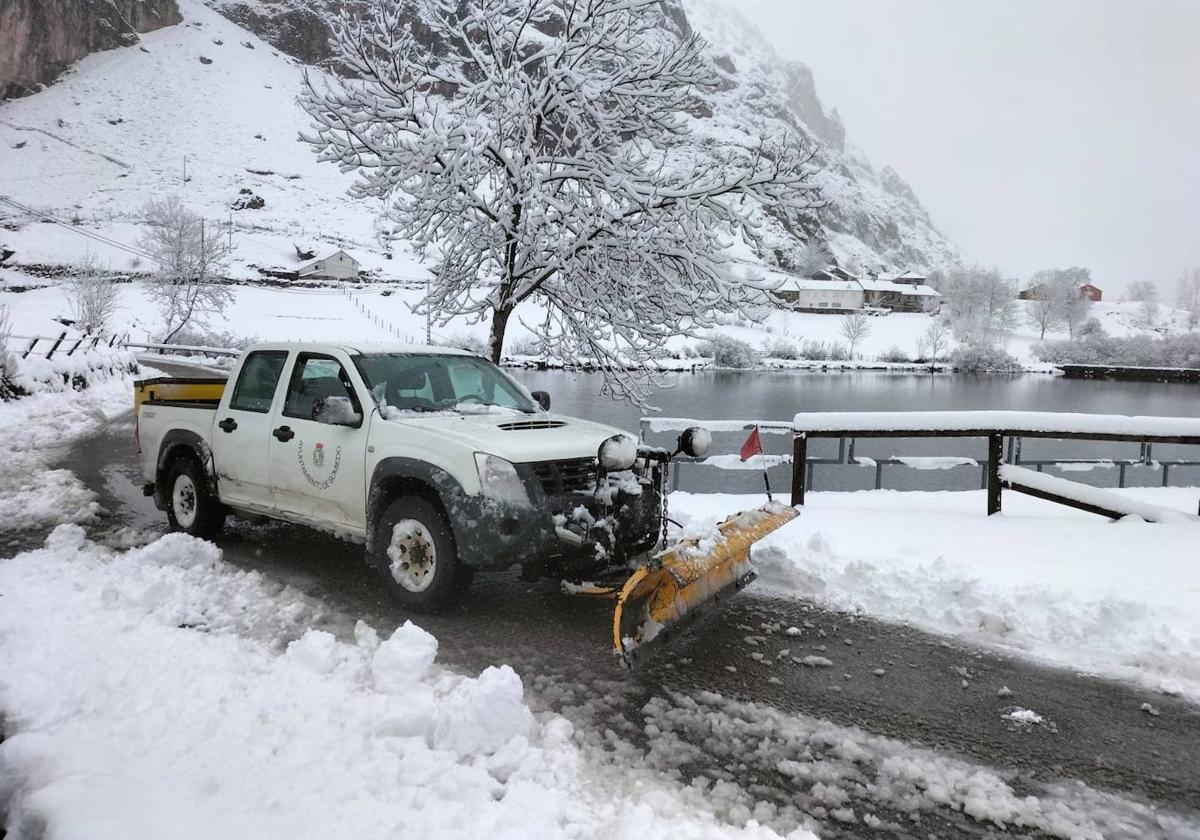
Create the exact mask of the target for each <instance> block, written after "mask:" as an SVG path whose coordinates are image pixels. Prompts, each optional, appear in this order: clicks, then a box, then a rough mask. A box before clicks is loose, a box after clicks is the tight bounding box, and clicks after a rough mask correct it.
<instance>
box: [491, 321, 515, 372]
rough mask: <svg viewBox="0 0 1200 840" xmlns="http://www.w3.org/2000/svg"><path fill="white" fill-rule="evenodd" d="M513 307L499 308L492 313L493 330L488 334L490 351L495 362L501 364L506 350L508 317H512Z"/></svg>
mask: <svg viewBox="0 0 1200 840" xmlns="http://www.w3.org/2000/svg"><path fill="white" fill-rule="evenodd" d="M512 313H513V310H512V307H501V308H498V309H497V310H496V311H495V313H494V314H493V315H492V331H491V334H490V335H489V336H488V352H489V354H490V355H491V358H492V363H493V364H497V365H498V364H500V356H501V354H502V353H503V352H504V333H505V331H506V330H507V329H508V319H509V318H511V317H512Z"/></svg>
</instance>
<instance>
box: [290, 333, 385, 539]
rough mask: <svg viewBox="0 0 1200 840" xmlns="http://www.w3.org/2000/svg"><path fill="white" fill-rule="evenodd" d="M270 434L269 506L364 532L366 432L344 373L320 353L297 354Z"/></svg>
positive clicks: (331, 358)
mask: <svg viewBox="0 0 1200 840" xmlns="http://www.w3.org/2000/svg"><path fill="white" fill-rule="evenodd" d="M276 418H277V422H276V424H275V426H274V428H273V430H272V432H271V443H270V446H271V484H272V486H273V487H274V491H275V506H276V507H277V508H278V509H279V510H280V511H283V512H285V513H292V514H297V515H299V516H302V517H304V518H305V519H310V520H315V521H317V522H318V523H321V524H329V525H339V526H342V527H344V528H347V529H350V530H352V531H358V532H361V531H363V530H365V528H366V509H367V499H366V488H365V481H364V478H363V468H364V459H365V457H366V438H367V430H366V428H365V425H364V414H363V406H362V404H361V402H360V400H359V398H358V395H357V393H356V392H355V387H354V384H353V382H352V380H351V379H350V376H349V374H348V373H347V371H346V368H345V367H344V366H343V365H342V363H341V362H340V361H338V360H337V359H336V358H334V357H333V356H330V355H327V354H324V353H300V354H299V355H297V356H296V362H295V364H294V365H293V366H292V372H291V376H290V377H289V378H288V385H287V391H286V393H285V395H284V399H283V404H282V405H281V406H280V407H279V410H278V412H277V415H276Z"/></svg>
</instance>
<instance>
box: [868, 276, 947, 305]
mask: <svg viewBox="0 0 1200 840" xmlns="http://www.w3.org/2000/svg"><path fill="white" fill-rule="evenodd" d="M925 279H926V278H925V277H924V276H923V275H920V274H916V273H914V272H911V271H906V272H905V273H903V274H877V275H875V276H874V277H864V278H862V279H861V280H859V283H860V284H861V286H862V289H863V294H864V296H865V298H866V302H867V306H874V307H879V308H881V309H891V310H892V311H894V312H935V311H937V309H938V307H939V306H940V305H941V298H942V296H941V294H940V293H939V292H938V291H937V290H936V289H934V288H932V287H931V286H929V285H927V284H926V283H925Z"/></svg>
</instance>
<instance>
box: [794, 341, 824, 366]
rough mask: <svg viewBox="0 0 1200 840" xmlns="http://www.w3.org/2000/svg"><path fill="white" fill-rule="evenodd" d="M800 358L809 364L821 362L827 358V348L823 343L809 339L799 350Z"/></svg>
mask: <svg viewBox="0 0 1200 840" xmlns="http://www.w3.org/2000/svg"><path fill="white" fill-rule="evenodd" d="M800 358H802V359H806V360H807V361H810V362H823V361H825V360H826V359H828V358H829V346H828V345H827V344H826V343H825V342H824V341H817V340H816V339H810V340H808V341H806V342H804V345H803V346H802V347H801V348H800Z"/></svg>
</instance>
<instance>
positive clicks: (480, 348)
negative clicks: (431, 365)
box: [435, 333, 487, 356]
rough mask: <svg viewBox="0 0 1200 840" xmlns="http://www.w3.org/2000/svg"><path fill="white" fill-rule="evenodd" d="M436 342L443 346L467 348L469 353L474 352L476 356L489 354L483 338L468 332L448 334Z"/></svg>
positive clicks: (459, 348)
mask: <svg viewBox="0 0 1200 840" xmlns="http://www.w3.org/2000/svg"><path fill="white" fill-rule="evenodd" d="M435 343H436V344H438V345H440V346H442V347H454V348H456V349H458V350H466V351H467V352H468V353H474V354H475V355H476V356H487V345H486V344H484V343H483V339H482V338H479V337H478V336H474V335H470V334H467V333H464V334H462V335H452V336H448V337H446V338H442V339H439V340H438V341H436V342H435Z"/></svg>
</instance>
